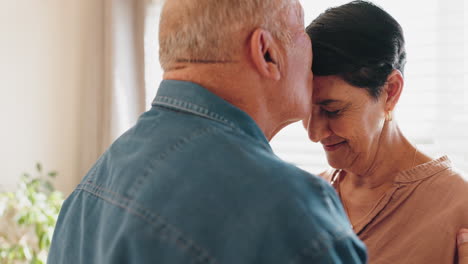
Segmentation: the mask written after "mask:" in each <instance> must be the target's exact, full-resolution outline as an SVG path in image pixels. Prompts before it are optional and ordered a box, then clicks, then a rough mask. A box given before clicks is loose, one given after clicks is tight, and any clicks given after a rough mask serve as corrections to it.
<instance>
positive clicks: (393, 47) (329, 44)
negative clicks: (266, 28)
mask: <svg viewBox="0 0 468 264" xmlns="http://www.w3.org/2000/svg"><path fill="white" fill-rule="evenodd" d="M306 31H307V34H308V35H309V37H310V38H311V39H312V50H313V56H314V59H313V65H312V71H313V72H314V75H316V76H328V75H338V76H340V77H341V78H343V80H345V81H346V82H347V83H349V84H351V85H354V86H358V87H361V88H365V89H367V90H368V92H369V94H370V96H371V97H373V98H376V99H377V98H378V97H379V96H380V93H381V90H382V87H383V85H384V84H385V82H386V81H387V77H388V76H389V74H390V73H391V72H392V71H393V70H394V69H397V70H399V71H400V72H401V73H403V71H404V66H405V62H406V51H405V40H404V37H403V30H402V28H401V26H400V24H398V22H397V21H396V20H395V19H394V18H393V17H392V16H390V15H389V14H388V13H387V12H385V11H384V10H383V9H381V8H380V7H378V6H376V5H374V4H373V3H371V2H367V1H353V2H350V3H348V4H345V5H341V6H338V7H334V8H330V9H327V10H326V11H325V12H324V13H322V14H321V15H320V16H318V17H317V18H316V19H315V20H314V21H312V23H311V24H310V25H309V26H308V27H307V29H306Z"/></svg>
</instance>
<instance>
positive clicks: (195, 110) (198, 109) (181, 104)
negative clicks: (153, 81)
mask: <svg viewBox="0 0 468 264" xmlns="http://www.w3.org/2000/svg"><path fill="white" fill-rule="evenodd" d="M155 104H156V105H161V106H166V107H173V108H176V109H180V110H184V111H187V112H189V113H192V114H196V115H199V116H203V117H205V118H208V119H212V120H215V121H218V122H222V123H224V124H226V125H228V126H231V127H233V128H237V126H236V125H235V124H234V123H233V122H232V121H229V120H228V119H227V118H225V117H224V116H222V115H220V114H218V113H215V112H213V111H210V110H209V109H207V108H205V107H203V106H200V105H197V104H195V103H191V102H187V101H183V100H180V99H176V98H173V97H169V96H161V95H159V96H156V99H155Z"/></svg>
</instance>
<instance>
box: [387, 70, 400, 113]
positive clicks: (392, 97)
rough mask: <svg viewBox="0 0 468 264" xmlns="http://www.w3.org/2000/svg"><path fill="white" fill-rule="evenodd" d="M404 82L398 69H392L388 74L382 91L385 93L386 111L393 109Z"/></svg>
mask: <svg viewBox="0 0 468 264" xmlns="http://www.w3.org/2000/svg"><path fill="white" fill-rule="evenodd" d="M404 84H405V81H404V79H403V74H401V72H400V71H399V70H393V72H392V73H390V75H389V76H388V78H387V83H386V84H385V91H384V92H385V93H386V102H385V110H386V111H393V109H394V108H395V106H396V104H397V103H398V100H400V95H401V92H402V91H403V86H404Z"/></svg>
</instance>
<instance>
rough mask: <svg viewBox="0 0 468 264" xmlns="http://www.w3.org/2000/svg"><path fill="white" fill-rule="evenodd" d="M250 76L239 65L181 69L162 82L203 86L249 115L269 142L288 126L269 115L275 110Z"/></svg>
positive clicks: (258, 84)
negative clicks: (168, 81) (170, 81)
mask: <svg viewBox="0 0 468 264" xmlns="http://www.w3.org/2000/svg"><path fill="white" fill-rule="evenodd" d="M247 72H248V70H246V69H242V68H240V67H239V66H238V65H236V64H208V65H198V64H197V65H195V66H192V65H178V66H177V67H174V70H171V71H167V72H165V73H164V75H163V79H165V80H180V81H189V82H193V83H196V84H199V85H201V86H203V87H204V88H205V89H207V90H209V91H210V92H212V93H214V94H216V95H217V96H219V97H221V98H223V99H224V100H225V101H227V102H229V103H230V104H232V105H234V106H236V107H237V108H239V109H241V110H243V111H244V112H246V113H247V114H248V115H249V116H250V117H251V118H252V119H253V120H254V121H255V122H256V124H257V125H258V126H259V128H260V129H261V130H262V131H263V133H264V135H265V137H266V138H267V139H268V141H270V140H271V138H272V137H273V136H274V135H275V134H276V133H277V132H278V131H279V130H280V129H281V128H282V127H284V126H285V125H287V124H288V123H287V122H284V121H283V124H282V123H281V121H278V118H277V116H280V115H274V113H275V111H270V109H274V108H275V106H271V105H270V104H271V103H270V100H268V97H267V95H268V94H267V93H266V89H264V88H263V86H262V83H261V80H260V79H258V80H257V79H256V77H255V75H254V74H249V73H247ZM276 110H277V109H276ZM284 123H287V124H284Z"/></svg>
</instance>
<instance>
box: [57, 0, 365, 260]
mask: <svg viewBox="0 0 468 264" xmlns="http://www.w3.org/2000/svg"><path fill="white" fill-rule="evenodd" d="M159 38H160V60H161V65H162V67H163V69H164V81H162V83H161V85H160V88H159V90H158V93H157V96H156V98H155V99H154V101H153V105H152V108H151V110H149V111H148V112H146V113H144V114H143V115H142V116H141V118H140V119H139V120H138V122H137V124H136V125H135V126H134V127H133V128H131V129H130V130H129V131H127V132H126V133H125V134H124V135H123V136H122V137H120V138H119V139H118V140H117V141H116V142H115V143H114V144H113V145H112V146H111V147H110V148H109V150H108V151H107V152H106V153H105V154H104V155H103V156H102V157H101V158H100V159H99V160H98V161H97V163H96V164H95V165H94V167H93V168H92V169H91V171H90V172H89V173H88V174H87V175H86V176H85V178H84V179H83V181H82V182H81V184H80V185H79V186H78V187H77V188H76V190H75V191H74V192H73V194H72V195H71V196H70V197H69V198H68V199H67V201H66V202H65V204H64V206H63V209H62V211H61V213H60V217H59V220H58V224H57V227H56V230H55V233H54V239H53V242H52V247H51V251H50V255H49V261H48V263H49V264H55V263H67V264H75V263H83V264H84V263H86V264H91V263H100V264H103V263H112V264H114V263H158V264H164V263H167V264H178V263H232V264H246V263H265V264H275V263H281V264H283V263H364V262H365V261H366V252H365V248H364V246H363V244H362V243H361V242H360V241H359V240H358V239H357V238H356V236H355V235H354V234H353V232H352V230H351V229H350V226H349V222H348V221H347V219H346V216H345V214H344V212H343V210H342V207H341V206H340V205H339V204H340V203H339V200H338V199H337V197H336V195H335V193H334V191H333V190H332V188H331V187H330V186H328V185H327V184H326V183H325V182H324V181H322V180H320V179H319V178H317V177H315V176H312V175H310V174H308V173H306V172H304V171H302V170H300V169H298V168H296V167H294V166H293V165H291V164H288V163H286V162H284V161H282V160H280V159H279V158H278V157H276V156H275V155H274V153H273V152H272V150H271V148H270V146H269V143H268V141H269V140H270V139H271V138H272V137H273V136H274V135H275V134H276V133H277V132H278V131H279V130H280V129H281V128H283V127H284V126H286V125H288V124H290V123H292V122H295V121H299V120H301V119H304V118H305V117H306V116H307V115H308V113H309V112H310V108H311V95H312V87H311V83H312V73H311V70H310V69H311V60H312V59H311V58H312V55H311V43H310V40H309V38H308V36H307V35H306V34H305V32H304V25H303V15H302V8H301V6H300V4H299V3H298V1H297V0H263V1H259V0H235V1H234V0H197V1H195V0H168V1H167V2H166V3H165V6H164V8H163V11H162V15H161V23H160V35H159Z"/></svg>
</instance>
